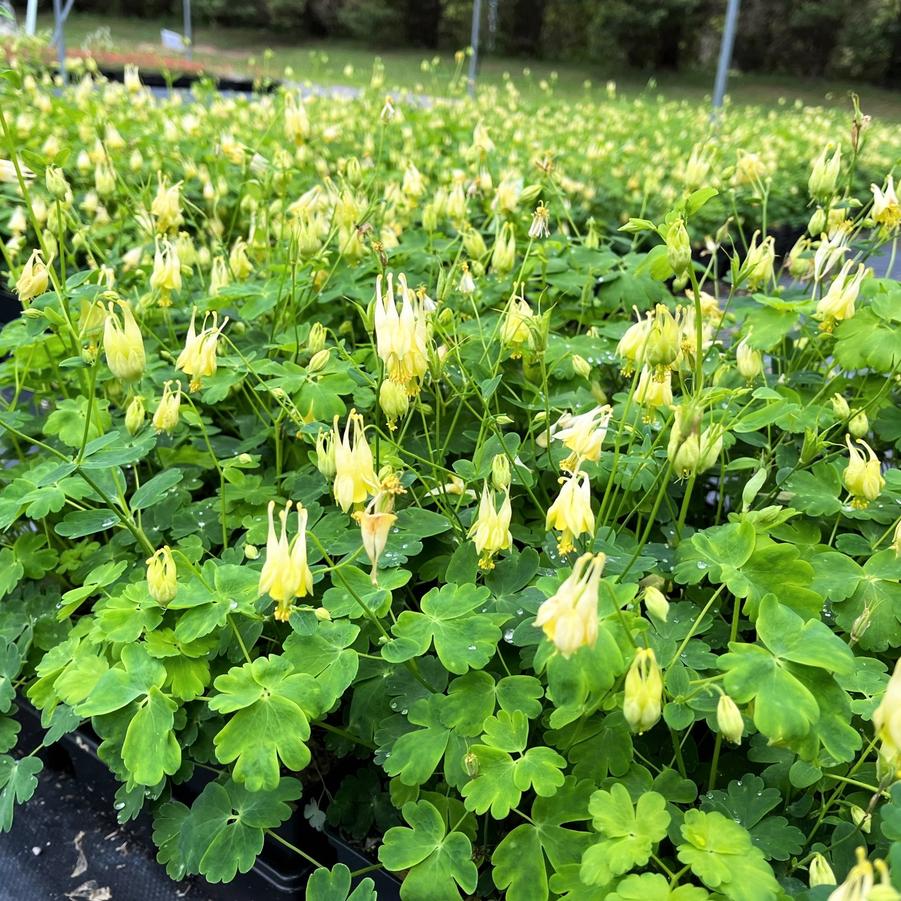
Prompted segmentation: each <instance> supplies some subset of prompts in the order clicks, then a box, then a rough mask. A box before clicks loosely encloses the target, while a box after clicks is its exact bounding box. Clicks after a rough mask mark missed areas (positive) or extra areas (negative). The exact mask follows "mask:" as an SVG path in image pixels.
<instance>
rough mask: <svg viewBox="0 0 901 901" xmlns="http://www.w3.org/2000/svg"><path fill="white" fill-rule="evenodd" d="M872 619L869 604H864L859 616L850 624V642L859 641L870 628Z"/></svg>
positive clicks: (855, 642)
mask: <svg viewBox="0 0 901 901" xmlns="http://www.w3.org/2000/svg"><path fill="white" fill-rule="evenodd" d="M872 619H873V614H872V613H871V612H870V608H869V606H865V607H864V608H863V610H862V611H861V613H860V616H858V617H857V619H855V620H854V622H853V623H852V624H851V644H857V642H858V641H860V639H861V638H862V637H863V634H864V632H866V631H867V629H869V628H870V622H871V621H872Z"/></svg>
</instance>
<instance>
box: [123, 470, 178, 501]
mask: <svg viewBox="0 0 901 901" xmlns="http://www.w3.org/2000/svg"><path fill="white" fill-rule="evenodd" d="M181 480H182V471H181V470H180V469H164V470H162V472H158V473H157V474H156V475H155V476H154V477H153V478H152V479H150V480H149V481H147V482H145V483H144V484H143V485H141V487H140V488H138V489H137V490H136V491H135V493H134V494H133V495H132V496H131V502H130V504H129V506H130V507H131V509H132V510H146V509H147V508H148V507H152V506H153V505H154V504H156V503H157V501H160V500H162V498H163V496H164V495H165V494H166V492H167V491H170V490H171V489H172V488H174V487H175V486H176V485H177V484H178V483H179V482H180V481H181Z"/></svg>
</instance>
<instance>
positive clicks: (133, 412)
mask: <svg viewBox="0 0 901 901" xmlns="http://www.w3.org/2000/svg"><path fill="white" fill-rule="evenodd" d="M146 415H147V411H146V410H145V409H144V398H143V397H141V395H140V394H137V395H135V396H134V397H133V398H132V399H131V401H129V404H128V407H127V409H126V410H125V428H126V430H127V431H128V434H129V435H137V434H138V432H140V431H141V429H142V428H144V419H145V418H146Z"/></svg>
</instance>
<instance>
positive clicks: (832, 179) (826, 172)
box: [807, 147, 842, 202]
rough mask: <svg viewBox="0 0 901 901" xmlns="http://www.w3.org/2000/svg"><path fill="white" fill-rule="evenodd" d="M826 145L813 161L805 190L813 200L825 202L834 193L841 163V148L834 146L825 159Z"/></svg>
mask: <svg viewBox="0 0 901 901" xmlns="http://www.w3.org/2000/svg"><path fill="white" fill-rule="evenodd" d="M828 149H829V148H828V147H824V148H823V150H822V151H821V153H820V155H819V156H818V157H817V158H816V159H815V160H814V161H813V164H812V167H811V171H810V178H809V179H808V180H807V190H808V191H810V196H811V197H813V199H814V200H819V201H821V202H825V201H827V200H829V198H830V197H831V196H832V195H833V194H834V193H835V185H836V183H837V182H838V175H839V171H840V169H841V165H842V149H841V147H836V149H835V153H833V154H832V156H831V157H830V158H829V159H827V158H826V154H827V152H828Z"/></svg>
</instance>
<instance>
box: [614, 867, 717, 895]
mask: <svg viewBox="0 0 901 901" xmlns="http://www.w3.org/2000/svg"><path fill="white" fill-rule="evenodd" d="M709 897H710V895H709V894H708V893H707V892H706V891H705V890H704V889H702V888H698V887H697V886H695V885H680V886H677V887H676V888H670V884H669V881H668V880H667V879H666V877H665V876H661V875H660V874H659V873H642V874H641V875H633V876H626V878H625V879H623V880H622V881H621V882H620V883H619V885H617V887H616V891H615V892H613V894H609V895H607V901H705V899H706V898H709Z"/></svg>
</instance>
